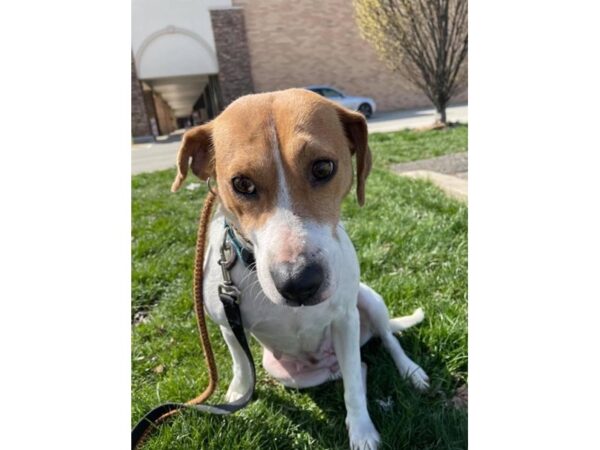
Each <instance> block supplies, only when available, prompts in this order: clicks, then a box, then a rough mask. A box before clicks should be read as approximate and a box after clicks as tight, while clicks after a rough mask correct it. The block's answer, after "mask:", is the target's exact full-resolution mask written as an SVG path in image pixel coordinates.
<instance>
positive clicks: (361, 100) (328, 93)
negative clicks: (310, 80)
mask: <svg viewBox="0 0 600 450" xmlns="http://www.w3.org/2000/svg"><path fill="white" fill-rule="evenodd" d="M306 89H308V90H309V91H313V92H316V93H317V94H319V95H322V96H323V97H326V98H328V99H329V100H333V101H334V102H336V103H339V104H340V105H343V106H345V107H346V108H348V109H353V110H354V111H359V112H361V113H362V114H363V115H364V116H365V117H371V115H372V114H373V113H374V112H375V100H373V99H372V98H369V97H354V96H352V95H346V94H344V93H343V92H342V91H340V90H338V89H335V88H332V87H331V86H327V85H313V86H307V87H306Z"/></svg>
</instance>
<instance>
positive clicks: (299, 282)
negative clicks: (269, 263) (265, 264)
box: [271, 262, 325, 306]
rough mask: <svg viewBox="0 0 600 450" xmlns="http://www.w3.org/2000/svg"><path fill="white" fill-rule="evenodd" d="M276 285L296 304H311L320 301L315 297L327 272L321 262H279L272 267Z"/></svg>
mask: <svg viewBox="0 0 600 450" xmlns="http://www.w3.org/2000/svg"><path fill="white" fill-rule="evenodd" d="M271 276H272V277H273V281H274V282H275V287H276V288H277V290H278V291H279V293H280V294H281V295H283V297H285V299H286V300H288V301H289V302H290V303H291V304H294V305H298V306H299V305H311V304H314V303H318V300H317V299H314V298H313V297H314V295H315V294H316V293H317V291H318V290H319V288H320V287H321V285H322V284H323V280H324V279H325V274H324V272H323V268H322V267H321V265H320V264H318V263H315V262H310V263H308V264H304V263H303V264H287V263H284V264H278V265H277V267H275V268H272V269H271Z"/></svg>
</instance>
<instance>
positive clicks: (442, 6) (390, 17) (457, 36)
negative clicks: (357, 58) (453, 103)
mask: <svg viewBox="0 0 600 450" xmlns="http://www.w3.org/2000/svg"><path fill="white" fill-rule="evenodd" d="M353 3H354V11H355V18H356V22H357V24H358V26H359V28H360V31H361V34H362V36H363V37H364V38H365V39H366V40H367V41H369V42H370V43H371V44H372V45H373V46H374V48H375V50H376V52H377V53H378V54H379V56H380V57H381V59H382V60H383V61H384V62H386V64H387V65H388V66H389V67H390V68H391V69H392V70H394V71H396V72H398V73H399V74H401V75H402V76H403V77H404V78H405V79H406V80H408V81H409V82H410V83H411V84H412V85H413V86H414V87H416V88H417V89H419V90H421V91H422V92H423V93H424V94H425V95H426V96H427V98H428V99H429V100H430V101H431V102H432V103H433V105H434V106H435V107H436V109H437V111H438V112H439V114H440V118H441V120H442V121H443V122H445V121H446V106H447V105H448V102H449V101H450V99H451V98H452V96H454V95H455V94H456V92H458V91H459V89H461V88H462V87H464V85H465V82H466V59H467V52H468V41H469V35H468V23H467V17H468V3H467V0H353Z"/></svg>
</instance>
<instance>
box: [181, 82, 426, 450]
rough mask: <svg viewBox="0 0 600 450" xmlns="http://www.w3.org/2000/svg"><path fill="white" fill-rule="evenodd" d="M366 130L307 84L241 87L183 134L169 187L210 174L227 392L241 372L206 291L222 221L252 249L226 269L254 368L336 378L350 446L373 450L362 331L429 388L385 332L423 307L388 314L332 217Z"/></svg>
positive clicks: (361, 188) (284, 378)
mask: <svg viewBox="0 0 600 450" xmlns="http://www.w3.org/2000/svg"><path fill="white" fill-rule="evenodd" d="M367 139H368V134H367V124H366V121H365V119H364V117H363V116H362V115H361V114H359V113H356V112H354V111H350V110H348V109H345V108H343V107H341V106H339V105H337V104H335V103H333V102H331V101H329V100H327V99H325V98H323V97H321V96H319V95H317V94H315V93H312V92H309V91H307V90H304V89H288V90H283V91H278V92H270V93H261V94H252V95H247V96H244V97H240V98H238V99H237V100H235V101H234V102H233V103H231V104H230V105H229V106H228V107H227V108H226V109H225V110H224V111H223V112H222V113H221V114H220V115H219V116H218V117H216V118H215V119H214V120H213V121H211V122H209V123H207V124H204V125H201V126H198V127H195V128H192V129H190V130H188V131H187V132H186V133H185V134H184V136H183V139H182V144H181V147H180V149H179V153H178V156H177V175H176V178H175V181H174V182H173V186H172V191H174V192H175V191H177V190H178V189H179V188H180V187H181V185H182V183H183V181H184V179H185V178H186V176H187V173H188V171H189V169H190V168H191V170H192V172H193V173H194V174H195V175H196V176H198V177H199V178H200V179H202V180H207V179H208V178H209V177H210V178H211V179H212V180H214V181H216V185H217V191H218V198H219V200H220V206H219V209H218V210H217V211H216V213H215V215H214V217H213V219H212V221H211V224H210V231H209V237H208V246H207V250H206V254H205V265H204V298H205V310H206V312H207V314H208V315H209V317H210V318H211V319H212V320H213V321H214V322H215V323H217V324H218V325H219V326H220V329H221V332H222V334H223V338H224V339H225V342H226V343H227V345H228V347H229V351H230V353H231V356H232V358H233V378H232V380H231V383H230V385H229V389H228V390H227V394H226V399H227V401H230V402H233V401H235V400H237V399H239V398H240V397H241V396H242V395H243V394H244V393H245V392H247V391H248V389H249V388H250V386H249V383H251V379H252V378H251V372H250V371H251V367H250V366H249V363H248V362H247V359H246V357H245V354H244V352H243V350H242V347H241V346H240V344H239V342H238V341H237V339H236V338H235V337H234V335H233V333H232V331H231V328H230V326H229V324H228V321H227V319H226V316H225V312H224V309H223V305H222V304H221V302H220V301H219V298H218V296H217V289H218V285H219V283H220V282H222V272H221V267H220V266H219V264H218V260H219V250H220V247H221V244H222V242H223V229H224V227H225V223H226V222H227V223H228V224H230V225H231V228H232V229H233V230H235V235H236V237H237V239H238V240H239V241H240V242H241V243H242V244H243V246H244V248H247V249H248V250H249V251H251V252H252V253H253V254H254V263H253V264H252V267H249V266H246V265H245V264H239V263H238V264H235V265H234V266H233V268H232V269H231V276H232V279H233V282H234V283H235V285H236V286H237V287H238V289H239V290H240V291H241V302H240V309H241V314H242V318H243V325H244V328H245V330H246V333H247V334H248V333H249V334H250V335H252V336H254V338H255V339H256V340H257V341H258V342H259V343H260V345H261V346H262V349H263V357H262V363H263V367H264V368H265V370H266V371H267V372H268V373H269V374H270V375H272V376H273V377H274V378H275V379H277V380H278V381H280V382H281V383H282V384H284V385H285V386H289V387H293V388H298V389H301V388H307V387H312V386H317V385H319V384H322V383H324V382H326V381H330V380H335V379H339V378H342V379H343V384H344V401H345V405H346V411H347V415H346V426H347V429H348V434H349V441H350V447H351V448H352V449H375V448H377V447H378V444H379V442H380V436H379V434H378V432H377V430H376V429H375V426H374V425H373V422H372V421H371V418H370V417H369V413H368V411H367V401H366V381H365V379H366V366H365V365H364V363H361V359H360V347H361V346H362V345H363V344H364V343H365V342H367V341H368V340H369V339H370V338H371V337H372V336H378V337H379V338H380V339H381V341H382V343H383V345H384V347H385V348H386V349H387V350H388V352H389V353H390V355H391V356H392V358H393V360H394V362H395V365H396V366H397V368H398V371H399V372H400V375H401V376H403V377H405V378H408V379H409V380H410V381H411V382H412V384H413V385H414V386H415V387H416V388H417V389H420V390H424V389H427V388H428V386H429V379H428V377H427V375H426V374H425V372H424V371H423V369H421V368H420V367H419V366H418V365H417V364H416V363H414V362H413V361H412V360H410V359H409V358H408V356H407V355H406V354H405V353H404V351H403V350H402V347H401V346H400V343H399V342H398V339H397V338H396V337H395V336H394V333H396V332H399V331H402V330H404V329H406V328H408V327H410V326H412V325H415V324H417V323H419V322H420V321H421V320H423V316H424V315H423V311H422V310H420V309H418V310H417V311H415V312H414V313H413V314H412V315H410V316H406V317H400V318H395V319H390V318H389V314H388V310H387V307H386V305H385V303H384V301H383V299H382V298H381V296H380V295H379V294H377V293H376V292H375V291H374V290H373V289H371V288H369V287H368V286H367V285H365V284H363V283H361V282H360V269H359V264H358V259H357V255H356V251H355V249H354V247H353V245H352V242H351V241H350V239H349V237H348V235H347V233H346V231H345V230H344V227H343V225H342V224H341V223H340V209H341V202H342V199H343V198H344V197H345V196H346V195H347V194H348V193H349V191H350V190H351V188H352V185H353V179H354V178H356V194H357V199H358V203H359V204H360V205H361V206H362V205H363V204H364V202H365V184H366V180H367V176H368V175H369V172H370V170H371V151H370V149H369V146H368V142H367ZM353 157H354V158H355V159H356V163H355V166H356V176H354V171H353V164H352V158H353Z"/></svg>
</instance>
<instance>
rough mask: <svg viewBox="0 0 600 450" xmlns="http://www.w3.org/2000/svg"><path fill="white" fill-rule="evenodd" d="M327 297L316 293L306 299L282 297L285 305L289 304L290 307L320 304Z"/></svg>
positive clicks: (327, 297)
mask: <svg viewBox="0 0 600 450" xmlns="http://www.w3.org/2000/svg"><path fill="white" fill-rule="evenodd" d="M328 299H329V296H324V295H316V296H315V297H312V298H309V299H307V300H302V301H297V300H288V299H285V298H284V302H285V303H284V304H285V306H289V307H291V308H301V307H303V306H315V305H320V304H321V303H324V302H326V301H327V300H328Z"/></svg>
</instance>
